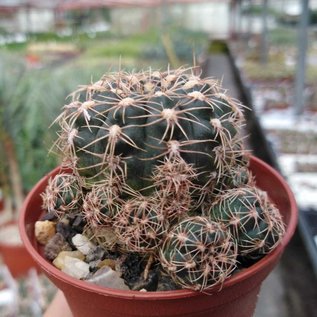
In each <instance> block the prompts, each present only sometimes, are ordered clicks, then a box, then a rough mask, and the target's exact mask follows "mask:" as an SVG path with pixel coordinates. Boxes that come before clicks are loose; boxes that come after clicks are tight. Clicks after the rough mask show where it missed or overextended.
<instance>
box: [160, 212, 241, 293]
mask: <svg viewBox="0 0 317 317" xmlns="http://www.w3.org/2000/svg"><path fill="white" fill-rule="evenodd" d="M236 256H237V253H236V246H235V244H234V243H233V240H232V239H231V235H230V232H229V231H226V230H224V229H223V228H222V227H221V225H219V224H218V223H215V222H212V221H209V220H208V219H207V218H204V217H197V216H196V217H190V218H187V219H185V220H183V221H181V222H180V223H179V224H178V225H177V226H175V227H174V228H173V229H172V230H171V231H170V232H169V234H168V236H167V238H166V239H165V242H164V245H163V246H162V248H161V252H160V258H161V263H162V266H163V267H164V268H165V269H166V270H167V272H168V273H169V274H170V275H171V276H172V278H173V279H174V281H175V282H176V283H177V284H180V285H182V286H184V287H186V288H191V289H194V290H205V289H208V288H210V287H213V286H215V285H217V284H221V283H222V282H223V281H224V280H225V279H226V278H227V277H228V276H229V275H230V274H231V273H232V272H233V270H234V269H235V267H236Z"/></svg>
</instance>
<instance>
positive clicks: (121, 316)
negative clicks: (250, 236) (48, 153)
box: [20, 158, 297, 317]
mask: <svg viewBox="0 0 317 317" xmlns="http://www.w3.org/2000/svg"><path fill="white" fill-rule="evenodd" d="M250 170H251V171H252V172H253V174H254V175H255V177H256V181H257V184H258V186H259V187H260V188H262V189H263V190H266V191H267V192H268V193H269V196H270V197H271V199H272V200H273V201H274V202H275V204H276V205H277V207H278V208H279V209H280V211H281V213H282V215H283V219H284V220H285V223H286V226H287V230H286V234H285V236H284V238H283V240H282V242H281V244H280V245H279V246H278V247H277V248H276V249H275V250H274V251H273V252H271V253H270V254H269V255H267V256H265V257H264V258H263V259H261V260H260V261H258V262H257V263H256V264H254V265H252V266H251V267H250V268H248V269H244V270H242V271H241V272H239V273H236V274H234V275H233V276H232V277H231V278H229V279H228V280H227V281H226V282H225V283H224V285H223V287H222V289H221V291H220V292H218V291H217V290H215V291H213V293H212V294H202V293H199V292H193V291H189V290H178V291H171V292H148V293H143V292H136V291H121V290H114V289H108V288H101V287H98V286H96V285H93V284H90V283H88V282H83V281H79V280H76V279H74V278H72V277H70V276H68V275H66V274H64V273H63V272H61V271H59V270H58V269H56V268H55V267H54V266H53V265H51V264H50V263H49V262H48V261H46V260H45V259H44V258H43V257H42V256H41V252H40V251H41V250H40V248H39V247H38V244H37V243H36V241H35V238H34V223H35V221H36V220H37V219H38V218H39V217H40V215H41V213H42V211H41V205H42V201H41V198H40V193H41V192H42V191H43V190H44V189H45V187H46V184H47V180H48V177H46V178H43V179H42V180H41V181H40V182H39V183H38V184H37V185H36V186H35V187H34V188H33V190H32V191H31V192H30V194H29V195H28V197H27V199H26V201H25V204H24V207H23V210H22V214H21V219H20V230H21V236H22V239H23V241H24V243H25V245H26V248H27V249H28V251H29V252H30V253H31V255H32V256H33V257H34V259H35V261H36V262H37V263H38V264H39V265H40V266H41V268H42V269H43V270H44V271H45V272H46V274H47V275H48V277H49V278H50V279H51V280H52V282H53V283H54V284H56V285H57V287H58V288H60V289H61V290H62V291H63V292H64V294H65V297H66V299H67V301H68V303H69V305H70V308H71V310H72V312H73V314H74V316H76V317H87V316H94V317H101V316H102V317H104V316H107V317H138V316H139V317H141V316H146V317H152V316H160V317H169V316H170V317H171V316H179V317H180V316H193V317H194V316H195V317H208V316H210V317H211V316H213V317H232V316H235V317H252V315H253V313H254V310H255V306H256V301H257V295H258V293H259V290H260V286H261V283H262V281H263V280H264V279H265V278H266V277H267V275H268V274H269V273H270V271H271V270H272V269H273V268H274V266H275V265H276V263H277V262H278V260H279V258H280V256H281V254H282V252H283V250H284V248H285V246H286V245H287V244H288V242H289V240H290V238H291V237H292V235H293V233H294V231H295V227H296V223H297V209H296V203H295V200H294V197H293V195H292V193H291V191H290V189H289V187H288V186H287V184H286V182H285V181H284V180H283V178H282V177H281V176H280V175H279V174H278V173H277V172H276V171H275V170H273V169H272V168H271V167H269V166H268V165H267V164H265V163H264V162H262V161H260V160H259V159H256V158H252V159H251V164H250ZM56 173H58V169H55V170H54V171H53V172H52V173H51V175H54V174H56Z"/></svg>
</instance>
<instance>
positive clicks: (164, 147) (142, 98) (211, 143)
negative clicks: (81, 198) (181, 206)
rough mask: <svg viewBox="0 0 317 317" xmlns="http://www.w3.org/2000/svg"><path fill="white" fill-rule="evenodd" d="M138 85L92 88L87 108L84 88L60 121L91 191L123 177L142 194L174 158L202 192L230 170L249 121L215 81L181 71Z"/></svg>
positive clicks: (121, 80)
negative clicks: (214, 175)
mask: <svg viewBox="0 0 317 317" xmlns="http://www.w3.org/2000/svg"><path fill="white" fill-rule="evenodd" d="M131 77H132V75H129V74H125V73H119V74H118V75H117V77H115V79H114V78H113V76H111V75H110V76H108V77H104V78H103V79H102V80H100V81H99V82H98V83H99V84H98V85H95V86H96V89H94V90H93V92H91V90H92V86H93V85H90V86H87V87H86V90H88V89H89V91H90V93H87V92H86V96H88V98H90V99H89V100H86V101H84V102H81V101H79V100H80V99H82V95H83V90H84V88H81V89H80V91H79V92H77V93H74V95H73V99H74V100H73V102H72V103H71V104H70V105H68V106H66V107H65V110H64V115H63V116H61V118H62V119H60V121H61V122H62V123H63V125H66V126H67V128H66V129H65V128H64V129H63V130H64V131H65V133H66V134H68V136H67V137H66V138H65V139H66V140H68V141H70V142H72V146H71V148H72V149H73V151H72V152H70V159H72V160H73V161H74V162H75V164H76V168H77V169H78V172H79V174H80V175H81V176H83V177H84V178H85V179H86V181H87V183H88V184H89V183H92V184H93V183H94V182H97V181H99V180H101V179H102V178H103V177H104V176H105V175H106V174H110V175H120V176H121V177H123V178H124V180H125V182H126V183H127V184H128V185H129V186H130V187H131V188H132V189H134V190H137V191H139V190H142V189H143V188H145V187H148V186H150V185H152V184H153V180H151V179H150V178H149V176H150V175H152V173H153V170H154V168H155V167H156V166H157V165H158V164H159V161H161V160H163V159H164V157H170V156H180V157H182V158H183V159H184V160H185V161H186V162H187V163H188V164H190V165H192V166H193V167H194V168H195V169H196V170H197V171H198V177H197V178H196V182H197V183H199V184H204V183H205V182H206V180H207V179H208V177H209V174H210V173H211V172H212V171H215V170H222V169H225V167H226V166H225V165H228V166H230V164H231V163H232V160H234V159H235V157H236V155H235V153H234V152H235V151H234V150H233V149H234V145H235V144H236V143H238V144H240V143H241V141H240V139H239V137H237V136H236V135H237V132H238V127H239V126H240V125H241V122H242V113H241V110H240V109H239V107H238V105H237V104H236V103H235V102H234V101H232V100H231V99H229V98H228V97H226V96H225V95H224V94H222V93H221V90H220V88H219V86H218V85H217V83H216V81H213V80H211V79H206V80H203V79H200V78H199V77H196V76H193V75H192V74H190V73H189V74H188V71H187V72H186V71H185V70H182V69H181V70H177V71H169V72H165V73H158V72H153V73H151V72H147V73H146V72H145V73H139V74H134V75H133V80H132V79H131ZM70 133H72V136H71V137H70V136H69V134H70ZM67 146H68V147H69V144H67V142H66V143H64V145H62V147H63V148H67ZM220 149H222V151H220ZM220 152H221V154H219V153H220Z"/></svg>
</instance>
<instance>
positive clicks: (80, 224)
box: [72, 215, 86, 232]
mask: <svg viewBox="0 0 317 317" xmlns="http://www.w3.org/2000/svg"><path fill="white" fill-rule="evenodd" d="M85 225H86V222H85V220H84V218H83V216H82V215H77V216H76V217H75V219H74V221H73V223H72V228H73V229H74V230H75V231H76V232H83V230H84V227H85Z"/></svg>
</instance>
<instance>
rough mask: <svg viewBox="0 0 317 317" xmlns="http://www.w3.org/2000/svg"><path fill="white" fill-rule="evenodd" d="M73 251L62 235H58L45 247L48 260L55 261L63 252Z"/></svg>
mask: <svg viewBox="0 0 317 317" xmlns="http://www.w3.org/2000/svg"><path fill="white" fill-rule="evenodd" d="M71 250H72V248H71V247H70V245H69V243H68V242H67V241H66V240H65V238H64V237H63V236H62V235H61V234H60V233H56V234H55V235H54V236H53V237H52V238H51V239H50V240H49V241H48V242H47V244H46V245H45V248H44V255H45V257H46V258H47V259H48V260H50V261H53V260H54V259H55V258H56V257H57V256H58V254H59V253H60V252H61V251H71Z"/></svg>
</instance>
